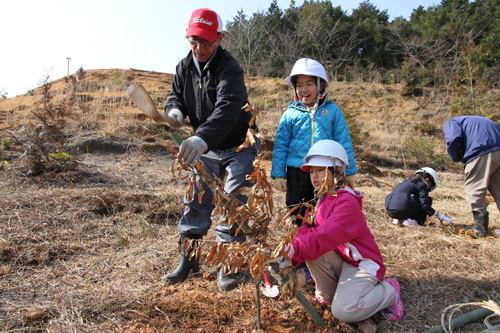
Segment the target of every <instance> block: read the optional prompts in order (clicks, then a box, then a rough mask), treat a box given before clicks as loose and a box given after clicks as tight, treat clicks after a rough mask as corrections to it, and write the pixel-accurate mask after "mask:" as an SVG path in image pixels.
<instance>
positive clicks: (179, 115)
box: [167, 109, 184, 129]
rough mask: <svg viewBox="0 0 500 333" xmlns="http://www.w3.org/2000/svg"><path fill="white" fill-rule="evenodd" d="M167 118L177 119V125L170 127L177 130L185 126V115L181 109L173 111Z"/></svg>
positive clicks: (169, 112)
mask: <svg viewBox="0 0 500 333" xmlns="http://www.w3.org/2000/svg"><path fill="white" fill-rule="evenodd" d="M167 116H169V117H170V118H173V119H175V121H176V122H177V124H173V123H169V125H170V127H173V128H175V129H178V128H180V127H181V126H182V125H184V115H183V114H182V111H181V110H179V109H171V110H170V111H168V113H167Z"/></svg>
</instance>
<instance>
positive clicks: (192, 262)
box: [161, 235, 201, 284]
mask: <svg viewBox="0 0 500 333" xmlns="http://www.w3.org/2000/svg"><path fill="white" fill-rule="evenodd" d="M185 239H201V237H198V236H185V235H181V239H180V245H181V260H180V262H179V266H177V268H176V269H175V271H173V272H172V273H170V274H165V275H163V276H162V278H161V280H162V281H163V282H166V283H170V284H173V283H179V282H182V281H184V280H185V279H186V278H187V277H188V275H189V272H191V271H193V273H197V272H198V271H199V270H200V264H199V261H198V258H196V257H193V258H191V259H189V254H190V253H191V252H192V251H195V250H196V247H197V245H198V242H196V243H194V244H193V248H192V249H191V250H190V251H189V252H188V253H186V247H185V244H184V240H185Z"/></svg>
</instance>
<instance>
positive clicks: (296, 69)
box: [285, 58, 328, 89]
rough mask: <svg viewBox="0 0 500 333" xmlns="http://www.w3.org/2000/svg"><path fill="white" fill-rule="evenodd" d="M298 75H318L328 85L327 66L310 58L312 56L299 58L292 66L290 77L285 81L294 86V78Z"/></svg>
mask: <svg viewBox="0 0 500 333" xmlns="http://www.w3.org/2000/svg"><path fill="white" fill-rule="evenodd" d="M296 75H310V76H316V77H318V78H320V79H323V80H325V82H326V85H325V89H326V86H328V77H327V75H326V71H325V67H323V65H322V64H320V63H319V62H317V61H316V60H313V59H310V58H302V59H299V60H297V62H295V65H293V68H292V73H291V74H290V76H289V77H287V78H286V79H285V81H286V82H287V83H288V84H289V85H291V86H292V87H293V88H295V87H294V86H293V82H292V78H293V77H294V76H296ZM319 88H320V87H319V84H318V89H319Z"/></svg>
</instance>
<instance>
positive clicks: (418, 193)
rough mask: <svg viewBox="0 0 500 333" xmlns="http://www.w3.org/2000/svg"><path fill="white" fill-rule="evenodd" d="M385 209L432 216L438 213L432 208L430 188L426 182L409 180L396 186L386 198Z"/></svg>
mask: <svg viewBox="0 0 500 333" xmlns="http://www.w3.org/2000/svg"><path fill="white" fill-rule="evenodd" d="M385 208H386V209H387V210H392V211H407V212H418V211H420V212H423V213H426V214H427V215H428V216H432V215H434V214H435V213H436V211H435V210H434V209H433V208H432V198H431V197H429V187H428V186H427V184H426V183H425V182H424V181H417V182H416V183H412V182H410V180H409V179H407V180H405V181H403V182H401V183H399V184H398V185H396V187H395V188H394V190H392V192H391V193H389V195H387V197H386V198H385Z"/></svg>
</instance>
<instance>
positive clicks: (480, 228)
mask: <svg viewBox="0 0 500 333" xmlns="http://www.w3.org/2000/svg"><path fill="white" fill-rule="evenodd" d="M472 215H473V216H474V223H476V226H475V227H473V228H472V230H474V232H475V233H476V234H479V235H481V236H488V223H489V213H488V212H485V213H483V212H472Z"/></svg>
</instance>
